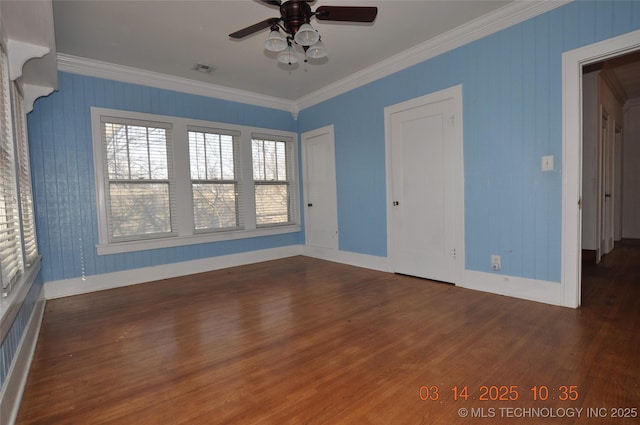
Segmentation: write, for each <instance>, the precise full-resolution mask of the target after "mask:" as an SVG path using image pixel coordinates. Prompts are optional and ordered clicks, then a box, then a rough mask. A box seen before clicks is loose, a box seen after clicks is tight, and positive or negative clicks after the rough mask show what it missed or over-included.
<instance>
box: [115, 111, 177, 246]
mask: <svg viewBox="0 0 640 425" xmlns="http://www.w3.org/2000/svg"><path fill="white" fill-rule="evenodd" d="M102 140H103V149H104V155H103V159H104V170H105V175H106V182H105V184H106V188H105V193H106V197H107V222H108V231H109V236H110V240H111V241H112V242H117V241H127V240H140V239H145V238H154V237H166V236H170V235H172V234H173V229H174V227H175V224H174V221H173V218H174V215H175V214H174V213H173V210H174V205H173V199H174V198H175V197H174V194H173V191H174V188H173V184H172V181H173V166H172V161H171V155H170V152H171V125H170V124H166V123H155V122H153V123H151V122H144V121H134V120H125V119H119V118H112V117H102Z"/></svg>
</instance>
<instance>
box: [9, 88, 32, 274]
mask: <svg viewBox="0 0 640 425" xmlns="http://www.w3.org/2000/svg"><path fill="white" fill-rule="evenodd" d="M13 94H14V96H13V99H14V117H15V130H16V131H15V134H16V146H17V150H18V188H19V192H20V217H21V219H22V220H21V223H22V244H23V250H24V261H25V263H26V265H27V266H30V265H31V264H33V261H34V260H35V259H36V257H37V256H38V246H37V242H36V223H35V216H34V208H33V191H32V188H31V166H30V164H29V145H28V142H27V125H26V122H25V113H24V96H23V94H22V92H21V91H20V88H19V87H18V84H17V83H14V84H13Z"/></svg>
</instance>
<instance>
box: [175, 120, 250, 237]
mask: <svg viewBox="0 0 640 425" xmlns="http://www.w3.org/2000/svg"><path fill="white" fill-rule="evenodd" d="M191 133H198V134H202V135H203V136H205V139H206V135H215V136H219V137H222V136H227V137H231V148H232V158H231V162H232V164H233V174H234V175H233V179H229V178H225V176H224V167H223V165H222V157H223V156H222V153H220V161H221V164H220V173H221V175H220V178H207V177H206V173H207V172H208V170H207V169H206V167H207V165H208V161H207V153H206V152H207V149H206V142H205V146H204V149H205V153H204V154H205V159H204V160H205V178H194V177H193V170H191V158H192V154H191V138H190V135H191ZM187 138H188V143H189V169H190V171H191V173H190V179H191V194H192V197H191V199H192V202H193V201H194V196H193V186H194V185H196V184H200V185H213V186H217V185H233V186H234V192H235V200H234V201H235V211H234V212H235V222H236V225H235V226H232V227H207V228H197V227H196V217H195V216H196V214H195V206H193V209H192V211H193V216H194V217H193V218H194V226H193V231H194V233H198V234H202V233H222V232H229V231H234V230H243V229H244V225H245V223H244V209H245V208H244V205H243V198H242V195H243V193H242V191H243V189H244V187H243V181H242V169H241V167H240V159H239V156H240V147H239V145H240V133H239V132H237V131H231V130H229V129H219V128H203V127H195V126H189V127H188V128H187ZM218 143H219V144H220V143H222V140H220V141H218ZM219 148H220V149H222V147H221V146H220V147H219Z"/></svg>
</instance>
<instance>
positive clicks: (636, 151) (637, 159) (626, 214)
mask: <svg viewBox="0 0 640 425" xmlns="http://www.w3.org/2000/svg"><path fill="white" fill-rule="evenodd" d="M624 123H625V126H624V133H623V142H622V143H623V164H622V166H623V174H624V177H623V182H622V194H623V197H622V237H623V238H635V239H638V238H640V98H636V99H631V100H629V101H628V102H627V103H626V104H625V108H624Z"/></svg>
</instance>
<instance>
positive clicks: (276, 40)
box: [264, 30, 287, 52]
mask: <svg viewBox="0 0 640 425" xmlns="http://www.w3.org/2000/svg"><path fill="white" fill-rule="evenodd" d="M264 48H265V49H267V50H268V51H270V52H282V51H283V50H285V49H286V48H287V40H286V39H285V38H284V37H283V36H282V34H280V31H276V30H272V31H271V32H270V33H269V35H268V36H267V39H266V40H265V42H264Z"/></svg>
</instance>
